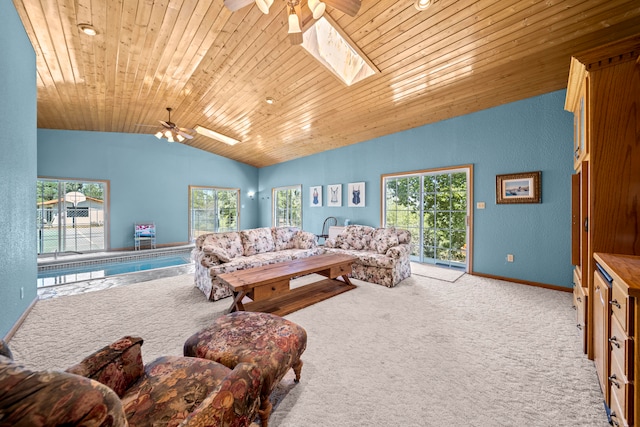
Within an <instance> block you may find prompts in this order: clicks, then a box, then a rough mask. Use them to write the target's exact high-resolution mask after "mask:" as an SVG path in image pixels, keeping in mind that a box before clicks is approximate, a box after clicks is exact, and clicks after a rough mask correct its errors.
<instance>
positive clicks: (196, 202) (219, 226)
mask: <svg viewBox="0 0 640 427" xmlns="http://www.w3.org/2000/svg"><path fill="white" fill-rule="evenodd" d="M239 201H240V189H239V188H217V187H196V186H189V239H190V241H194V240H195V239H196V238H197V237H198V236H200V235H201V234H205V233H219V232H223V231H238V224H239V223H240V221H239V220H238V219H239V218H238V217H239V212H240V209H238V203H239Z"/></svg>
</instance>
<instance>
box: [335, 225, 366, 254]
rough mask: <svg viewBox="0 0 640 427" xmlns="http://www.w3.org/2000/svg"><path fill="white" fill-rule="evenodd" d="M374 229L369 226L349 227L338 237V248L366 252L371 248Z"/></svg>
mask: <svg viewBox="0 0 640 427" xmlns="http://www.w3.org/2000/svg"><path fill="white" fill-rule="evenodd" d="M373 231H374V228H373V227H369V226H368V225H348V226H347V227H345V229H344V230H343V231H342V232H341V233H340V234H338V235H337V236H336V247H337V248H341V249H355V250H357V251H364V250H367V249H369V248H370V247H371V237H372V236H373Z"/></svg>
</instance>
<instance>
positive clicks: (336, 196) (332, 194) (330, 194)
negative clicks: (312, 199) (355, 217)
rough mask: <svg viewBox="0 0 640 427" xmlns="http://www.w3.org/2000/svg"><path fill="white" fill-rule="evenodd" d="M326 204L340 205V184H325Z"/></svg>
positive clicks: (331, 205)
mask: <svg viewBox="0 0 640 427" xmlns="http://www.w3.org/2000/svg"><path fill="white" fill-rule="evenodd" d="M327 206H330V207H340V206H342V184H329V185H327Z"/></svg>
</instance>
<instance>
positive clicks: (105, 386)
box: [0, 337, 262, 427]
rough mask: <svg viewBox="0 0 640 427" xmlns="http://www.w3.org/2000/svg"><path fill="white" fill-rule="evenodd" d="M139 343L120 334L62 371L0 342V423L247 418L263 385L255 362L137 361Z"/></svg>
mask: <svg viewBox="0 0 640 427" xmlns="http://www.w3.org/2000/svg"><path fill="white" fill-rule="evenodd" d="M141 346H142V339H141V338H135V337H124V338H122V339H120V340H118V341H116V342H114V343H112V344H111V345H108V346H106V347H104V348H102V349H101V350H98V351H97V352H95V353H93V354H92V355H90V356H89V357H87V358H85V359H84V360H83V361H82V362H80V363H79V364H77V365H75V366H73V367H71V368H69V369H67V371H66V372H58V371H43V372H33V371H30V370H27V369H25V368H23V367H21V366H20V365H18V364H17V363H15V362H13V361H12V360H11V358H10V357H8V356H2V354H3V353H2V348H5V349H7V347H6V345H5V344H2V345H0V427H5V426H25V427H26V426H29V427H45V426H62V425H65V426H74V425H83V426H105V427H106V426H127V425H128V426H130V427H133V426H157V425H162V426H167V427H178V426H185V427H187V426H189V427H193V426H196V427H204V426H229V427H231V426H248V425H249V424H251V421H252V420H253V419H254V418H255V416H256V414H257V410H258V407H259V405H260V398H259V394H260V390H261V387H262V380H261V373H260V370H259V369H258V368H257V367H256V366H255V365H252V364H248V363H241V364H238V365H237V366H236V367H235V368H234V369H229V368H227V367H225V366H224V365H221V364H219V363H216V362H213V361H209V360H204V359H197V358H190V357H178V356H165V357H160V358H158V359H156V360H154V361H153V362H151V363H149V364H148V365H146V366H143V364H142V356H141ZM7 352H8V349H7ZM8 354H9V355H10V352H8Z"/></svg>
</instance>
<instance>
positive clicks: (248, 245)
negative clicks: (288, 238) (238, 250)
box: [240, 227, 276, 256]
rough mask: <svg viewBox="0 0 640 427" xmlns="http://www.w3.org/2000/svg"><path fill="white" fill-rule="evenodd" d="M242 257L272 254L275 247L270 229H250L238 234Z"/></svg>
mask: <svg viewBox="0 0 640 427" xmlns="http://www.w3.org/2000/svg"><path fill="white" fill-rule="evenodd" d="M240 236H241V238H242V246H243V248H244V256H251V255H255V254H261V253H263V252H273V251H274V250H275V247H276V245H275V244H274V243H273V236H272V235H271V228H269V227H263V228H252V229H250V230H242V231H241V232H240Z"/></svg>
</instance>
